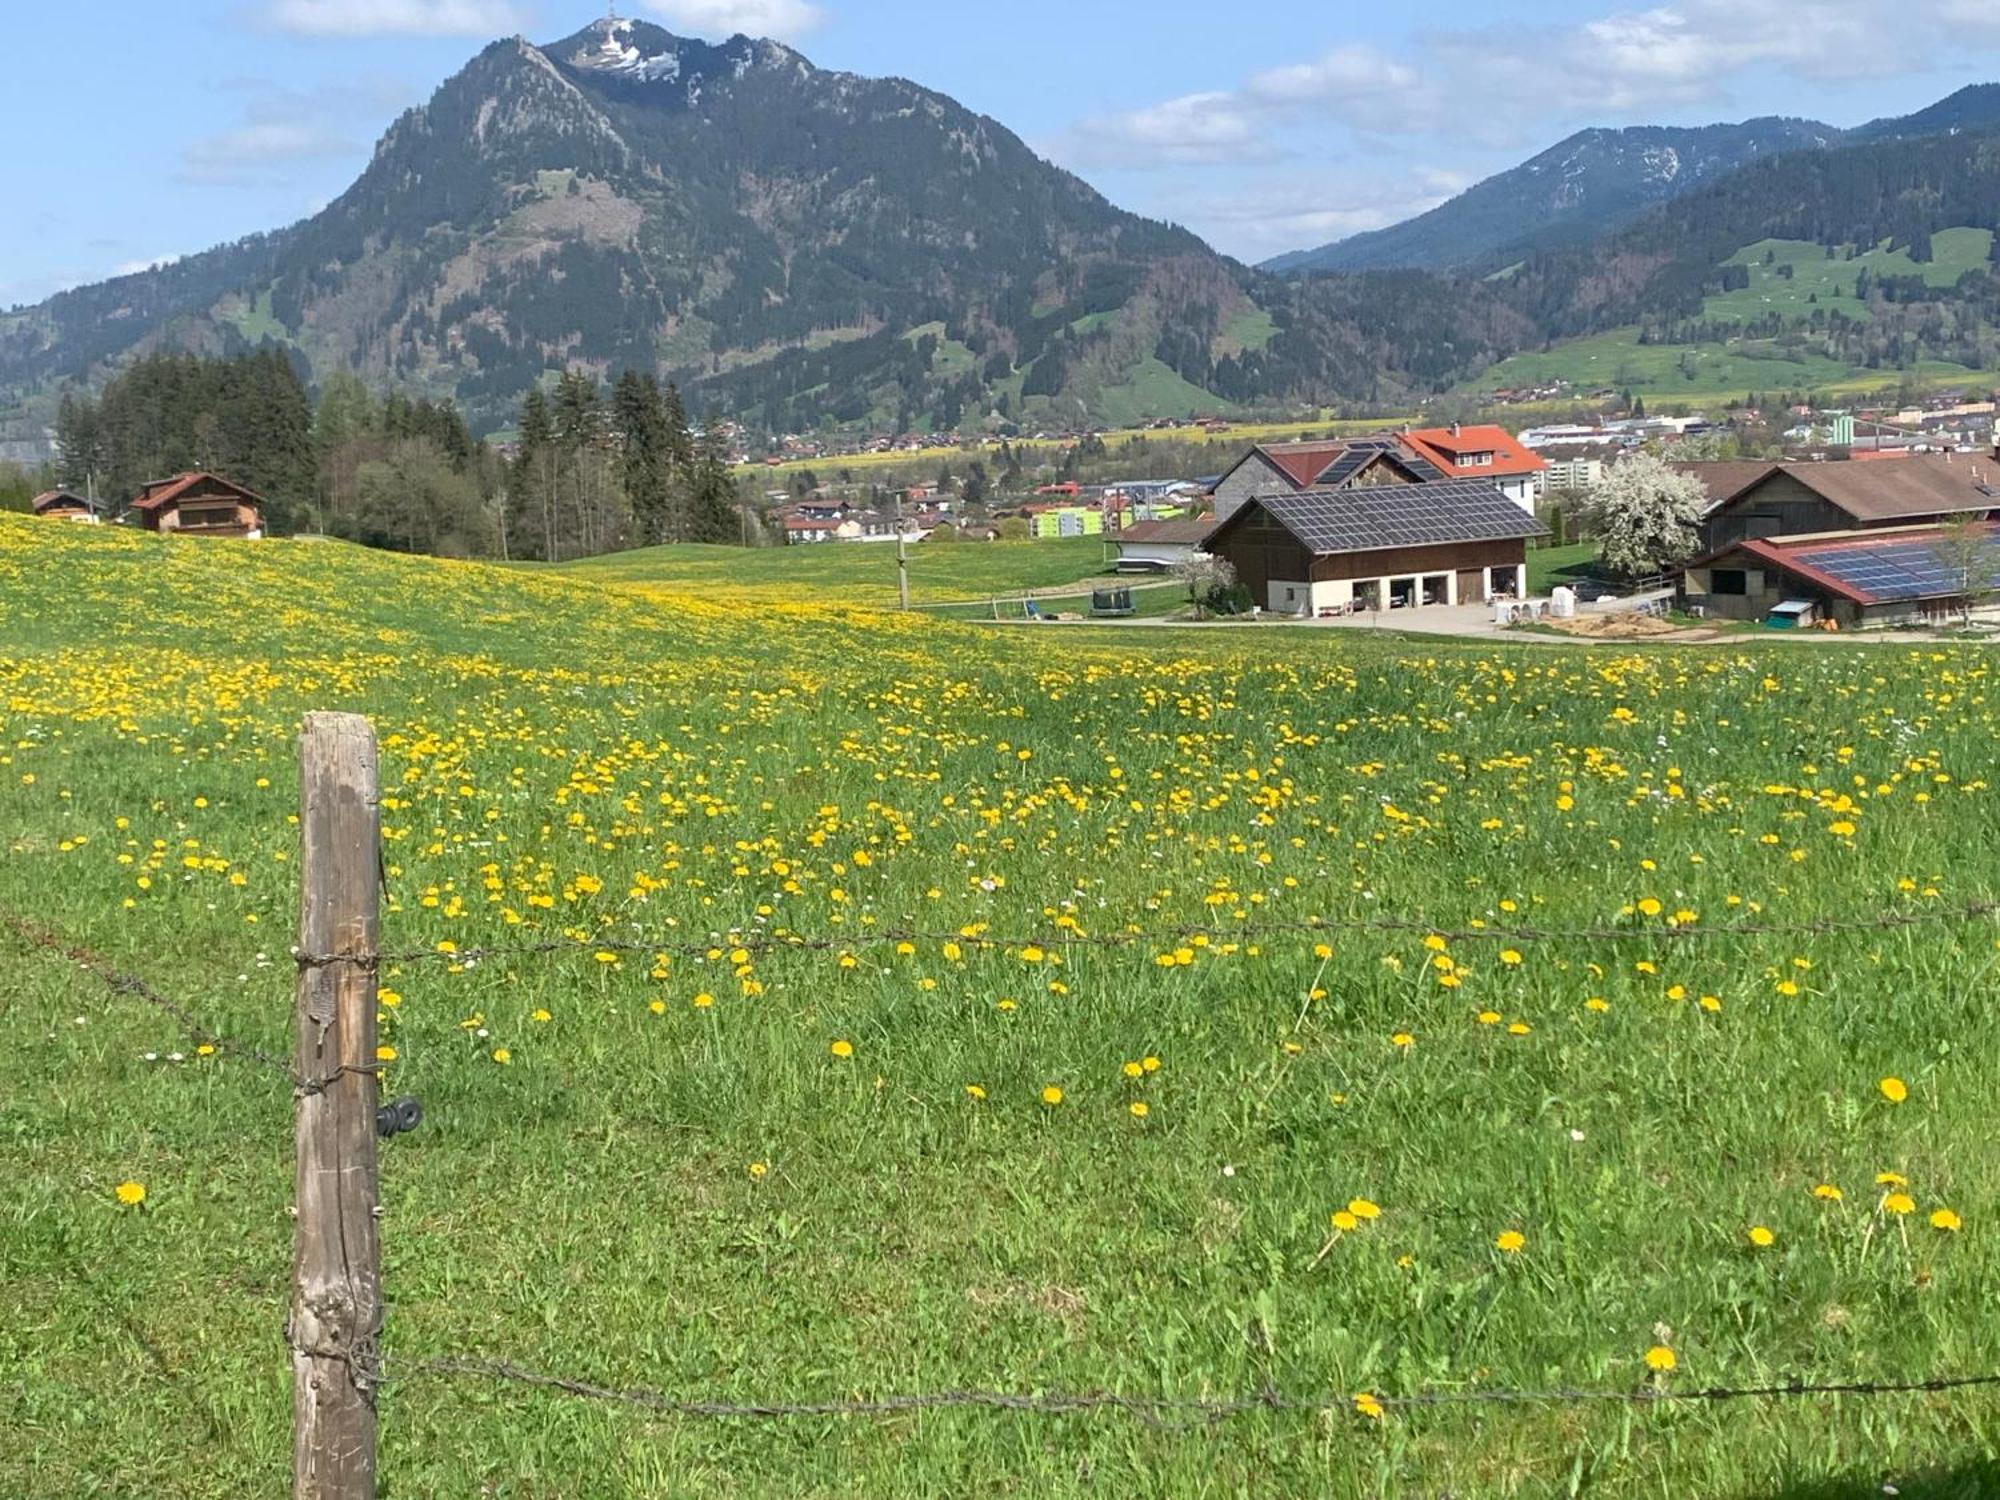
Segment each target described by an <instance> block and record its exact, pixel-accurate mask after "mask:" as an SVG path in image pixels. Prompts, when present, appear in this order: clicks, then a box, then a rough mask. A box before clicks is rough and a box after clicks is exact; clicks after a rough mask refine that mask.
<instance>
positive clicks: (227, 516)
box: [132, 472, 264, 539]
mask: <svg viewBox="0 0 2000 1500" xmlns="http://www.w3.org/2000/svg"><path fill="white" fill-rule="evenodd" d="M132 513H133V514H134V515H136V516H137V517H138V518H139V524H140V525H142V526H144V527H145V528H146V529H147V530H148V531H167V532H173V533H175V534H177V535H180V536H221V537H245V538H251V539H255V538H257V537H261V536H262V535H263V534H264V502H263V500H262V499H260V498H259V497H258V496H257V495H256V494H254V493H253V492H251V491H250V490H247V489H245V488H244V487H243V486H242V485H240V484H236V483H234V482H232V481H230V480H227V479H224V478H222V477H221V476H220V475H217V474H208V473H199V472H197V473H191V474H177V475H175V476H174V477H173V478H172V479H161V480H155V481H154V482H153V483H152V484H149V485H147V486H146V488H145V489H144V490H143V491H142V492H141V493H140V495H139V498H138V499H136V500H134V501H133V502H132Z"/></svg>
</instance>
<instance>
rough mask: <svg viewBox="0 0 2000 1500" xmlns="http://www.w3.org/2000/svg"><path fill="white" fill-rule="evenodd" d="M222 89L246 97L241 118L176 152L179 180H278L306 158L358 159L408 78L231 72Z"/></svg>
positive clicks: (401, 96)
mask: <svg viewBox="0 0 2000 1500" xmlns="http://www.w3.org/2000/svg"><path fill="white" fill-rule="evenodd" d="M222 92H225V93H229V94H232V95H234V96H235V97H237V98H241V99H244V100H246V101H247V102H246V103H245V105H244V107H243V115H242V118H241V120H240V121H238V122H237V123H236V124H234V125H230V126H227V127H225V128H224V129H221V130H218V131H216V132H215V133H214V134H212V135H206V136H203V137H202V138H201V139H199V140H197V141H194V142H191V143H190V144H189V145H188V146H187V148H186V149H185V150H183V151H182V152H181V165H180V173H179V176H180V178H181V180H182V181H183V182H192V183H199V184H202V185H204V186H210V187H214V186H223V187H241V186H246V185H253V184H258V185H261V184H279V183H284V182H286V181H288V180H289V179H290V177H291V176H292V174H293V173H294V171H295V170H296V169H297V168H298V167H300V166H303V165H306V164H309V163H314V162H325V161H338V160H341V159H343V158H351V159H353V160H355V161H356V162H359V161H360V160H362V159H364V158H365V156H366V153H367V146H366V141H367V138H368V137H369V136H370V135H371V134H372V133H373V129H374V127H375V126H376V125H378V124H380V123H382V122H384V121H386V120H387V119H389V118H390V117H392V116H393V115H394V114H395V112H396V111H397V110H399V109H401V108H403V107H404V106H405V105H406V104H407V103H408V102H409V99H410V93H411V91H410V89H409V87H408V86H407V85H406V84H403V83H401V82H398V81H396V80H394V79H388V78H374V79H367V78H363V79H357V80H354V81H352V82H344V83H334V84H326V85H323V86H321V87H318V88H311V89H284V88H278V87H275V86H273V85H272V84H271V83H269V82H267V81H265V80H261V79H237V80H233V81H231V82H229V83H228V84H227V85H226V86H225V87H224V89H223V90H222Z"/></svg>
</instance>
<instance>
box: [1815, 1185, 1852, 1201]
mask: <svg viewBox="0 0 2000 1500" xmlns="http://www.w3.org/2000/svg"><path fill="white" fill-rule="evenodd" d="M1812 1195H1813V1196H1814V1197H1815V1198H1817V1199H1819V1200H1820V1201H1821V1202H1822V1203H1838V1202H1840V1200H1841V1199H1842V1198H1844V1197H1845V1196H1846V1194H1844V1193H1842V1192H1841V1190H1840V1189H1839V1188H1837V1187H1835V1186H1834V1185H1833V1184H1832V1183H1830V1182H1822V1183H1821V1184H1820V1185H1819V1186H1818V1187H1816V1188H1814V1189H1813V1190H1812Z"/></svg>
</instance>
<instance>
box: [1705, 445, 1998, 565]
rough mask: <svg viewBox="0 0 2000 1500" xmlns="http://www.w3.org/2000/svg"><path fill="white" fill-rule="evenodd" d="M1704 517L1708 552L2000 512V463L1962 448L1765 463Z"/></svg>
mask: <svg viewBox="0 0 2000 1500" xmlns="http://www.w3.org/2000/svg"><path fill="white" fill-rule="evenodd" d="M1760 467H1761V468H1762V470H1763V472H1762V473H1761V474H1756V475H1753V476H1752V477H1750V478H1748V479H1746V480H1744V481H1743V483H1742V484H1741V486H1740V487H1739V488H1737V489H1736V490H1735V491H1734V492H1733V493H1729V494H1726V495H1724V496H1722V497H1721V498H1720V499H1719V500H1718V501H1717V502H1716V503H1715V504H1714V505H1712V506H1711V507H1710V509H1709V511H1708V513H1707V515H1705V516H1704V517H1703V518H1702V523H1701V546H1702V551H1703V552H1706V553H1714V552H1719V551H1721V550H1722V549H1723V548H1724V547H1727V546H1730V545H1732V544H1733V543H1736V542H1740V541H1746V540H1752V539H1756V538H1768V537H1778V536H1812V535H1818V534H1820V533H1822V532H1831V531H1851V530H1873V529H1875V528H1877V527H1882V526H1912V525H1918V524H1922V523H1925V522H1935V521H1942V520H1944V519H1946V518H1947V517H1950V516H1965V515H1972V516H1987V515H1992V514H1993V513H1994V512H1996V511H2000V468H1996V467H1995V466H1994V464H1992V463H1991V462H1989V461H1987V460H1984V459H1980V458H1975V457H1970V456H1965V455H1958V454H1917V455H1913V456H1912V457H1909V458H1899V459H1895V460H1893V461H1891V462H1887V463H1854V462H1852V461H1848V462H1833V463H1796V464H1769V465H1762V466H1760Z"/></svg>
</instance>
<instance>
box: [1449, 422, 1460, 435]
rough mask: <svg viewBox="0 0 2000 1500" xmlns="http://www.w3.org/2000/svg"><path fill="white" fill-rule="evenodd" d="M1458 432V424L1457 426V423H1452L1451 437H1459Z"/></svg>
mask: <svg viewBox="0 0 2000 1500" xmlns="http://www.w3.org/2000/svg"><path fill="white" fill-rule="evenodd" d="M1459 430H1460V429H1459V424H1458V423H1456V422H1454V423H1452V424H1451V435H1452V436H1453V437H1457V436H1458V435H1459Z"/></svg>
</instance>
